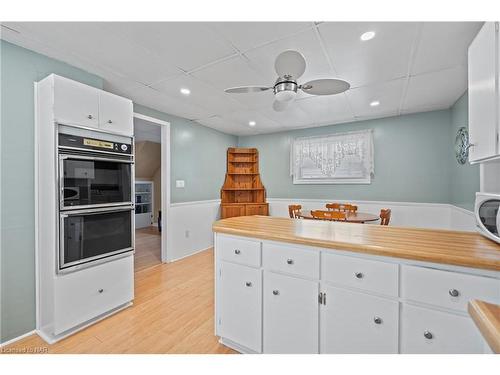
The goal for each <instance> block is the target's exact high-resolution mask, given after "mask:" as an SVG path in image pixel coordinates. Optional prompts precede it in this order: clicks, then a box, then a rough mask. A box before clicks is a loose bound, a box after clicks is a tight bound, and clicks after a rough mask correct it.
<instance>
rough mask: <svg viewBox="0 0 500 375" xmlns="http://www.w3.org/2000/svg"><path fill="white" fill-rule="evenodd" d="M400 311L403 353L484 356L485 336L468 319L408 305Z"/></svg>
mask: <svg viewBox="0 0 500 375" xmlns="http://www.w3.org/2000/svg"><path fill="white" fill-rule="evenodd" d="M401 312H402V315H401V323H402V324H401V353H407V354H475V353H477V354H479V353H483V349H484V345H483V339H482V336H481V334H480V333H479V330H478V329H477V327H476V326H475V325H474V323H473V322H472V319H470V318H469V317H467V316H461V315H455V314H452V313H446V312H442V311H438V310H431V309H427V308H425V307H417V306H413V305H409V304H406V303H403V305H402V311H401Z"/></svg>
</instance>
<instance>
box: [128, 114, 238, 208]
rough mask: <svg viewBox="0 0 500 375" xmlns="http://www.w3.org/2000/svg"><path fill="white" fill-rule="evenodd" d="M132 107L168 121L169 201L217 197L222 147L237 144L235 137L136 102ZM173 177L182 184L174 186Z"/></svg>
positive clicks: (223, 156) (221, 176) (221, 174)
mask: <svg viewBox="0 0 500 375" xmlns="http://www.w3.org/2000/svg"><path fill="white" fill-rule="evenodd" d="M134 111H135V112H137V113H141V114H143V115H147V116H151V117H155V118H158V119H160V120H164V121H168V122H170V138H171V139H170V145H171V152H170V155H171V159H170V163H171V165H170V167H171V171H170V174H171V182H170V186H171V199H170V200H171V202H172V203H178V202H189V201H201V200H207V199H218V198H220V188H221V187H222V184H223V183H224V175H225V173H226V151H227V149H228V147H235V146H236V145H237V144H238V138H237V137H236V136H234V135H228V134H224V133H221V132H218V131H217V130H213V129H210V128H207V127H205V126H201V125H199V124H197V123H195V122H193V121H190V120H187V119H185V118H181V117H177V116H172V115H168V114H166V113H163V112H159V111H156V110H154V109H150V108H147V107H144V106H141V105H138V104H135V105H134ZM175 180H184V181H185V187H184V188H176V187H175Z"/></svg>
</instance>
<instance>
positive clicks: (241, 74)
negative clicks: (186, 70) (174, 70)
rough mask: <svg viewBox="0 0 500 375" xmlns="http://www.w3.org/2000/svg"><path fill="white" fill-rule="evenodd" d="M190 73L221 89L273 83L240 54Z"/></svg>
mask: <svg viewBox="0 0 500 375" xmlns="http://www.w3.org/2000/svg"><path fill="white" fill-rule="evenodd" d="M191 75H192V76H193V77H196V78H198V79H200V80H202V81H204V82H207V83H209V84H210V85H212V86H214V87H217V88H219V89H221V90H224V89H226V88H230V87H236V86H259V85H263V86H272V85H273V84H274V80H273V81H266V80H265V78H264V77H263V75H262V74H260V73H258V72H257V71H256V70H255V69H252V68H251V67H250V65H249V64H248V61H247V60H246V59H245V58H243V57H241V56H235V57H232V58H230V59H227V60H223V61H221V62H218V63H216V64H213V65H209V66H207V67H205V68H203V69H201V70H198V71H195V72H193V73H191Z"/></svg>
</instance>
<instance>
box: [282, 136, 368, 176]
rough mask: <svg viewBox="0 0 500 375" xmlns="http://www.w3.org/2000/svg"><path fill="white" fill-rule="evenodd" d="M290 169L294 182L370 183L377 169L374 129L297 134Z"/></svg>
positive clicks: (293, 143)
mask: <svg viewBox="0 0 500 375" xmlns="http://www.w3.org/2000/svg"><path fill="white" fill-rule="evenodd" d="M290 169H291V174H292V175H293V183H294V184H369V183H371V177H372V175H373V172H374V165H373V132H372V130H363V131H357V132H349V133H336V134H330V135H326V136H317V137H304V138H296V139H294V140H293V142H292V147H291V160H290Z"/></svg>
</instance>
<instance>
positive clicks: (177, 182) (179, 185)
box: [175, 180, 184, 188]
mask: <svg viewBox="0 0 500 375" xmlns="http://www.w3.org/2000/svg"><path fill="white" fill-rule="evenodd" d="M175 187H176V188H183V187H184V180H175Z"/></svg>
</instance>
